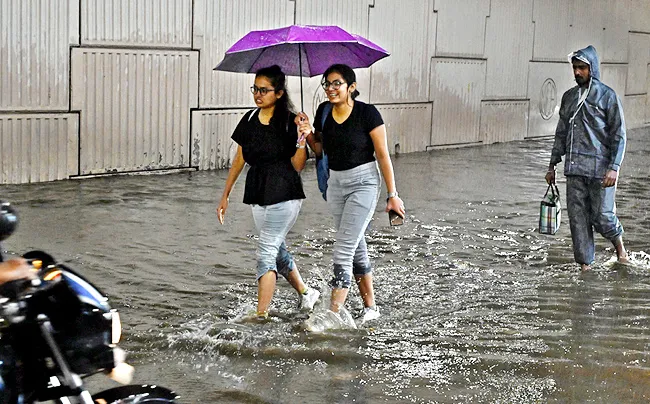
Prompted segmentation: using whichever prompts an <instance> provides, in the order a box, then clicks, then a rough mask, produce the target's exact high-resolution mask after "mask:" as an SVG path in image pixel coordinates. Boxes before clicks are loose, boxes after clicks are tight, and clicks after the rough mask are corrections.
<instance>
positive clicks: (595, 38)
mask: <svg viewBox="0 0 650 404" xmlns="http://www.w3.org/2000/svg"><path fill="white" fill-rule="evenodd" d="M606 1H607V0H600V1H599V2H598V3H599V4H598V6H596V7H595V6H594V2H593V0H571V30H570V32H569V50H568V51H567V54H568V53H569V52H571V51H574V50H576V49H580V48H584V47H585V46H587V45H593V46H594V47H595V48H596V50H597V51H598V54H599V56H600V58H601V59H602V56H603V49H604V42H605V34H604V32H603V28H604V22H603V21H604V12H605V2H606Z"/></svg>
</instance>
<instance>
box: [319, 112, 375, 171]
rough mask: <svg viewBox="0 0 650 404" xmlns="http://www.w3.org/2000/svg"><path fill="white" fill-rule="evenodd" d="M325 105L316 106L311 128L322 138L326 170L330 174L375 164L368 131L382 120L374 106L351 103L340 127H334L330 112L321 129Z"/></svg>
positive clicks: (337, 125) (373, 150) (373, 147)
mask: <svg viewBox="0 0 650 404" xmlns="http://www.w3.org/2000/svg"><path fill="white" fill-rule="evenodd" d="M328 103H329V101H326V102H324V103H322V104H321V105H319V106H318V110H316V116H315V117H314V128H315V129H316V131H318V132H321V134H322V135H323V149H324V150H325V153H327V158H328V162H329V167H330V169H331V170H334V171H342V170H349V169H351V168H354V167H357V166H360V165H362V164H366V163H369V162H371V161H375V146H374V145H373V143H372V138H371V137H370V131H372V130H373V129H375V128H376V127H378V126H381V125H383V123H384V120H383V119H382V118H381V114H380V113H379V111H377V108H375V106H374V105H371V104H366V103H364V102H361V101H354V106H353V107H352V112H351V113H350V116H349V117H348V119H346V120H345V121H344V122H343V123H341V124H339V123H337V122H336V121H335V120H334V118H333V117H332V110H331V109H330V112H329V114H328V116H327V118H326V119H325V125H324V127H321V123H322V116H323V110H324V109H325V105H326V104H328Z"/></svg>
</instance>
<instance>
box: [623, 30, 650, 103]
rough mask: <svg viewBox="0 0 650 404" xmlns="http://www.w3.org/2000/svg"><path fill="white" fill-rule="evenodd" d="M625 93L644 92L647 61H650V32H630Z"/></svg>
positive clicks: (646, 90)
mask: <svg viewBox="0 0 650 404" xmlns="http://www.w3.org/2000/svg"><path fill="white" fill-rule="evenodd" d="M629 50H630V51H629V60H628V70H627V86H626V87H625V94H626V95H637V94H645V93H647V92H648V89H647V88H646V78H647V76H648V63H650V34H636V33H630V42H629Z"/></svg>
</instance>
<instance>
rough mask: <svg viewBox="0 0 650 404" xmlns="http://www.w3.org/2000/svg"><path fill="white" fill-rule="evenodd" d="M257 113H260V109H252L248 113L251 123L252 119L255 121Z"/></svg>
mask: <svg viewBox="0 0 650 404" xmlns="http://www.w3.org/2000/svg"><path fill="white" fill-rule="evenodd" d="M257 111H259V108H255V109H251V110H250V111H248V112H247V114H248V118H247V120H248V122H250V121H251V119H253V115H255V113H256V112H257Z"/></svg>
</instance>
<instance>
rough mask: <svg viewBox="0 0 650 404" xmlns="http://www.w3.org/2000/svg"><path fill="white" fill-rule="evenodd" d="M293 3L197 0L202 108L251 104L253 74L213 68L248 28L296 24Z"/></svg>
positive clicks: (196, 36) (196, 41)
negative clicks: (250, 89)
mask: <svg viewBox="0 0 650 404" xmlns="http://www.w3.org/2000/svg"><path fill="white" fill-rule="evenodd" d="M294 5H295V3H294V2H293V1H291V0H238V1H233V0H195V1H194V33H193V35H194V49H199V50H200V53H201V71H200V86H201V87H200V89H199V105H200V107H201V108H209V107H245V106H251V105H252V98H251V94H250V91H249V90H248V88H249V87H250V86H251V85H252V83H253V81H254V77H253V75H249V74H243V73H230V72H219V71H214V70H212V69H214V67H215V66H216V65H217V64H219V62H220V61H221V60H222V59H223V56H224V54H225V53H226V51H227V50H228V49H229V48H230V47H231V46H232V45H233V44H234V43H235V42H237V41H238V40H239V39H241V37H243V36H244V35H246V34H247V33H248V32H249V31H252V30H264V29H271V28H281V27H285V26H288V25H291V24H293V13H294Z"/></svg>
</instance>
